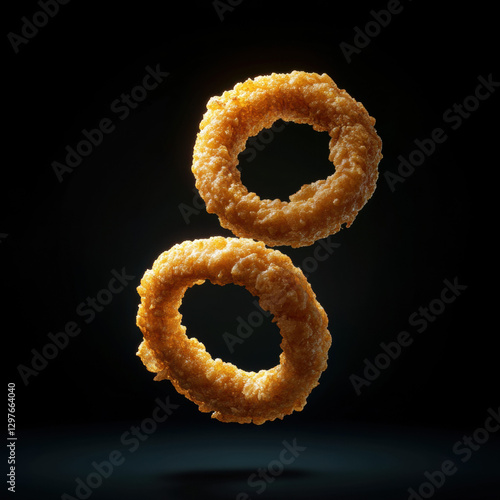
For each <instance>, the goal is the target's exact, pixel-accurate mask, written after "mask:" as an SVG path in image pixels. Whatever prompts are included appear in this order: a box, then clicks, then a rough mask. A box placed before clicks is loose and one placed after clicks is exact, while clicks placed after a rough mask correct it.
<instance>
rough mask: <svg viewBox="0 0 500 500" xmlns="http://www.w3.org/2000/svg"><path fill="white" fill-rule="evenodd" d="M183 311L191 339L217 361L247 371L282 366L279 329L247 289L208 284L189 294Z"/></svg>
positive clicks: (184, 300)
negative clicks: (201, 344)
mask: <svg viewBox="0 0 500 500" xmlns="http://www.w3.org/2000/svg"><path fill="white" fill-rule="evenodd" d="M179 311H180V313H181V314H182V324H183V325H184V326H185V327H186V334H187V336H188V337H195V338H197V339H198V340H199V341H200V342H202V343H203V344H204V345H205V348H206V350H207V352H208V353H210V356H212V358H213V359H216V358H220V359H222V360H223V361H227V362H230V363H233V364H234V365H236V366H237V367H238V368H241V369H242V370H246V371H259V370H268V369H269V368H272V367H274V366H276V365H278V364H279V363H280V359H279V356H280V354H281V347H280V343H281V340H282V338H281V335H280V333H279V329H278V327H277V325H276V324H275V323H273V322H272V315H271V314H270V313H269V312H267V311H263V310H262V309H261V308H260V306H259V305H258V298H257V297H253V296H252V295H251V294H250V292H248V291H247V290H245V288H243V287H241V286H238V285H234V284H232V283H230V284H228V285H225V286H218V285H213V284H212V283H210V282H209V281H205V283H204V284H203V285H195V286H193V287H191V288H189V289H188V290H187V291H186V293H185V295H184V298H183V301H182V305H181V307H180V309H179Z"/></svg>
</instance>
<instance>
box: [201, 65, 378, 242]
mask: <svg viewBox="0 0 500 500" xmlns="http://www.w3.org/2000/svg"><path fill="white" fill-rule="evenodd" d="M280 118H281V119H283V120H284V121H293V122H295V123H306V124H309V125H312V127H313V128H314V130H316V131H326V132H328V134H329V135H330V137H331V139H330V145H329V147H330V155H329V160H330V161H331V162H332V163H333V164H334V165H335V172H334V173H333V174H332V175H330V176H329V177H328V178H327V179H324V180H320V181H316V182H313V183H311V184H307V185H304V186H302V188H301V189H300V190H299V191H297V192H296V193H295V194H293V195H291V196H290V197H289V199H290V201H289V202H286V201H281V200H279V199H275V200H269V199H263V200H262V199H260V197H259V196H258V195H257V194H256V193H252V192H249V191H248V189H247V188H246V187H245V186H244V185H243V184H242V181H241V175H240V172H239V171H238V169H237V168H236V167H237V165H238V154H239V153H241V152H242V151H243V150H244V149H245V146H246V141H247V139H248V138H249V137H251V136H255V135H257V134H258V132H259V131H260V130H262V129H263V128H268V127H271V126H272V124H273V123H274V122H275V121H276V120H278V119H280ZM374 124H375V120H374V119H373V118H372V117H370V116H369V115H368V113H367V111H366V109H365V108H364V107H363V105H362V104H361V103H359V102H356V101H355V100H354V99H353V98H352V97H351V96H349V94H347V92H345V91H344V90H342V89H339V88H338V87H337V85H336V84H335V83H334V82H333V80H332V79H331V78H330V77H329V76H328V75H326V74H323V75H318V74H316V73H304V72H302V71H293V72H292V73H290V74H276V73H273V74H272V75H268V76H259V77H257V78H255V79H254V80H251V79H249V80H247V81H246V82H243V83H238V84H237V85H236V86H235V87H234V89H232V90H230V91H226V92H224V93H223V95H222V96H220V97H212V98H211V99H210V100H209V101H208V104H207V111H206V113H205V114H204V116H203V119H202V121H201V123H200V132H199V133H198V135H197V138H196V143H195V146H194V152H193V164H192V171H193V173H194V175H195V178H196V187H197V188H198V190H199V193H200V195H201V197H202V198H203V200H204V201H205V203H206V208H207V211H208V212H209V213H215V214H217V215H218V217H219V220H220V223H221V225H222V226H223V227H225V228H226V229H230V230H231V231H232V232H233V234H234V235H236V236H241V237H246V238H254V239H257V240H260V241H264V242H265V243H266V244H267V245H269V246H276V245H290V246H292V247H301V246H307V245H311V244H312V243H314V242H315V241H316V240H318V239H320V238H324V237H327V236H329V235H331V234H334V233H336V232H338V231H339V230H340V229H341V227H342V224H346V225H347V227H349V226H350V225H351V223H352V222H353V220H354V219H355V217H356V215H357V213H358V212H359V210H361V208H362V207H363V206H364V204H365V203H366V202H367V201H368V199H369V198H370V197H371V196H372V194H373V192H374V190H375V187H376V181H377V177H378V168H377V167H378V163H379V161H380V159H381V158H382V155H381V147H382V141H381V140H380V138H379V136H378V135H377V133H376V131H375V128H374Z"/></svg>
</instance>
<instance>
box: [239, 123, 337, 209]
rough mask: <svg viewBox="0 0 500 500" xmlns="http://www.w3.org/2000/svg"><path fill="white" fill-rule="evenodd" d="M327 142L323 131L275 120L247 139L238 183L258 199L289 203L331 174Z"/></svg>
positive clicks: (332, 171)
mask: <svg viewBox="0 0 500 500" xmlns="http://www.w3.org/2000/svg"><path fill="white" fill-rule="evenodd" d="M329 142H330V136H329V135H328V133H327V132H316V131H315V130H314V129H313V128H312V127H311V126H310V125H306V124H298V123H294V122H284V121H283V120H278V121H276V122H274V124H273V126H272V127H271V128H265V129H262V130H261V131H260V132H259V134H258V135H256V136H254V137H250V138H249V139H248V140H247V143H246V149H245V150H244V151H242V152H241V153H240V154H239V155H238V162H239V163H238V170H239V171H240V172H241V180H242V183H243V184H244V185H245V186H246V188H247V189H248V191H250V192H254V193H256V194H258V195H259V196H260V198H261V199H271V200H274V199H280V200H282V201H289V196H290V195H292V194H294V193H296V192H297V191H298V190H299V189H300V188H301V187H302V186H303V185H304V184H311V183H312V182H315V181H317V180H320V179H326V178H327V177H329V176H330V175H332V174H334V173H335V166H334V165H333V163H331V162H330V161H329V160H328V156H329V154H330V148H329Z"/></svg>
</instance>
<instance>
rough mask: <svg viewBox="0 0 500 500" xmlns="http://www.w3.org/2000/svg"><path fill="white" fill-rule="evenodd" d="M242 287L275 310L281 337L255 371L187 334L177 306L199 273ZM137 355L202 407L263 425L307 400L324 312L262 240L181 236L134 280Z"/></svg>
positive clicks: (324, 337) (286, 261) (322, 346)
mask: <svg viewBox="0 0 500 500" xmlns="http://www.w3.org/2000/svg"><path fill="white" fill-rule="evenodd" d="M207 279H208V280H210V281H211V282H212V283H214V284H217V285H226V284H228V283H235V284H237V285H240V286H243V287H245V288H246V289H247V290H248V291H250V293H251V294H252V295H254V296H257V297H259V303H260V305H261V307H262V308H263V309H264V310H267V311H269V312H270V313H272V314H273V315H274V318H273V321H275V322H276V323H277V325H278V327H279V329H280V333H281V335H282V337H283V340H282V342H281V348H282V353H281V355H280V363H279V364H278V365H277V366H275V367H273V368H271V369H269V370H260V371H259V372H251V371H244V370H241V369H240V368H238V367H236V366H235V365H233V364H231V363H228V362H224V361H222V360H221V359H218V358H217V359H213V358H212V357H211V356H210V354H209V353H208V352H207V351H206V349H205V346H204V345H203V344H202V343H201V342H199V341H198V340H197V339H196V338H189V337H188V336H187V335H186V327H185V326H183V325H182V324H181V318H182V316H181V314H180V312H179V307H180V305H181V302H182V298H183V296H184V293H185V292H186V290H187V289H188V288H189V287H191V286H193V285H195V284H201V283H203V281H205V280H207ZM138 291H139V294H140V296H141V304H140V306H139V311H138V315H137V325H138V326H139V328H140V329H141V331H142V333H143V335H144V341H143V342H142V344H141V345H140V347H139V351H138V353H137V354H138V356H140V358H141V360H142V362H143V363H144V364H145V366H146V368H147V369H148V370H149V371H151V372H154V373H157V375H156V377H155V380H163V379H169V380H170V381H171V382H172V384H173V385H174V387H175V388H176V390H177V391H178V392H179V393H181V394H183V395H185V396H186V397H187V398H188V399H190V400H191V401H193V402H194V403H196V404H197V405H198V406H199V409H200V411H202V412H213V414H212V417H213V418H216V419H218V420H220V421H222V422H239V423H250V422H253V423H254V424H262V423H264V422H265V421H267V420H274V419H276V418H279V419H281V418H283V416H285V415H289V414H290V413H292V412H293V411H294V410H295V411H300V410H302V409H303V407H304V406H305V404H306V398H307V396H308V395H309V393H310V392H311V390H312V389H313V388H314V387H315V386H316V385H318V380H319V378H320V376H321V373H322V372H323V371H324V370H325V369H326V366H327V359H328V349H329V347H330V345H331V336H330V333H329V332H328V329H327V325H328V318H327V316H326V314H325V311H324V310H323V308H322V307H321V305H320V304H319V303H318V302H317V300H316V297H315V294H314V292H313V291H312V289H311V286H310V284H309V283H308V281H307V279H306V278H305V277H304V275H303V273H302V271H301V270H300V269H298V268H297V267H295V266H294V265H293V263H292V261H291V260H290V258H289V257H288V256H286V255H284V254H282V253H281V252H279V251H278V250H272V249H269V248H266V246H265V245H264V244H263V243H262V242H256V241H253V240H250V239H246V238H241V239H239V238H223V237H211V238H208V239H200V240H194V241H185V242H183V243H181V244H178V245H175V246H173V247H172V248H171V249H170V250H168V251H166V252H164V253H162V254H161V255H160V256H159V257H158V259H157V260H156V261H155V262H154V264H153V267H152V269H151V270H148V271H146V273H145V274H144V277H143V278H142V281H141V284H140V286H139V287H138Z"/></svg>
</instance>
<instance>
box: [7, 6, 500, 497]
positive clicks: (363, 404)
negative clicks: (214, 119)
mask: <svg viewBox="0 0 500 500" xmlns="http://www.w3.org/2000/svg"><path fill="white" fill-rule="evenodd" d="M5 8H6V9H8V12H7V13H5V12H4V16H3V17H4V23H3V32H4V35H5V38H4V47H5V48H6V58H5V66H4V84H5V87H4V89H5V90H4V97H3V102H4V109H6V112H4V114H3V115H4V124H5V127H4V152H6V153H7V154H4V156H3V158H4V161H3V162H2V164H3V166H2V175H1V188H2V191H1V202H2V211H1V214H0V238H1V240H0V266H1V272H0V277H1V280H2V310H3V327H2V331H3V338H4V339H6V348H5V349H4V352H5V358H6V359H5V362H4V363H5V366H6V367H7V368H6V370H7V380H6V382H5V383H14V384H15V388H16V389H15V390H16V399H15V403H16V407H15V409H16V412H15V418H16V429H15V434H16V437H17V438H18V439H17V441H16V442H15V443H16V448H15V460H16V463H15V467H16V469H15V472H16V495H17V498H20V499H21V498H22V499H25V498H26V499H28V498H29V499H31V498H61V497H62V498H66V499H67V498H70V497H73V498H80V499H81V498H92V500H94V499H95V500H97V499H111V498H122V499H128V498H141V497H142V498H151V499H166V498H172V499H186V498H217V499H226V498H239V499H244V498H262V499H264V498H270V499H272V498H333V499H358V498H359V499H361V498H362V499H372V498H373V499H378V498H381V499H392V498H395V499H396V498H398V499H406V498H409V497H410V494H411V491H412V490H409V488H413V491H415V496H414V498H416V499H418V498H419V497H420V498H430V497H435V498H446V499H459V498H465V499H472V498H473V499H488V500H490V499H494V498H498V494H499V483H498V479H495V473H497V472H498V453H499V445H498V434H499V433H498V432H496V429H497V427H498V425H497V424H496V423H495V417H494V415H495V414H498V405H499V397H498V395H499V391H498V382H499V376H498V356H497V349H496V348H495V347H494V340H495V337H497V336H498V334H497V330H498V328H497V326H496V324H497V322H496V318H497V314H496V311H497V305H496V300H495V299H497V297H498V290H497V288H498V287H497V286H496V277H495V273H496V267H497V266H496V260H493V256H494V254H493V249H494V241H493V240H492V238H493V237H494V227H495V226H494V225H492V224H491V214H492V213H493V212H492V211H491V207H490V206H489V204H490V202H491V201H492V200H494V196H495V194H494V189H493V188H494V182H496V177H495V176H496V167H497V166H498V155H497V152H496V150H497V143H498V121H497V111H498V98H499V95H498V94H500V90H499V88H500V84H499V83H498V82H499V81H500V71H499V68H498V54H497V53H496V52H497V45H498V38H497V33H496V30H497V28H496V26H495V25H494V23H493V18H494V16H495V13H494V12H493V11H490V8H489V7H485V6H481V5H480V4H477V3H476V4H466V3H460V4H454V5H453V8H451V9H450V10H447V9H446V8H444V7H443V6H441V5H439V6H437V4H436V3H435V2H434V3H431V2H411V1H409V0H408V1H405V0H401V2H398V1H396V0H391V1H390V2H384V1H378V2H377V1H373V2H352V3H351V4H349V5H348V6H347V5H345V4H340V3H336V2H326V1H323V2H321V1H315V0H312V1H309V2H303V3H297V2H295V3H293V2H292V3H290V2H264V1H252V0H243V1H239V2H238V1H229V0H227V1H221V2H211V1H204V2H193V1H191V2H189V1H188V2H170V3H165V5H163V3H157V2H149V1H141V2H130V3H128V4H124V3H122V2H107V3H106V5H103V3H102V2H67V3H66V4H64V5H63V4H62V3H61V4H55V2H54V1H52V2H51V1H48V2H46V3H44V2H43V1H41V2H38V3H37V2H35V1H22V2H16V3H15V4H13V3H12V2H11V3H10V4H9V5H8V6H7V7H5ZM44 9H45V12H48V14H44ZM33 23H35V24H33ZM36 23H37V24H38V27H37V26H36ZM495 45H496V46H495ZM294 69H298V70H305V71H312V72H318V73H327V74H329V75H330V76H331V77H332V78H333V79H334V80H335V81H336V82H337V84H338V85H339V86H340V87H341V88H345V89H346V90H347V91H348V92H349V93H350V94H351V95H352V96H353V97H355V98H356V99H357V100H359V101H361V102H362V103H363V104H364V105H365V107H366V108H367V110H368V111H369V113H370V114H371V115H372V116H374V117H375V118H376V120H377V124H376V127H377V131H378V133H379V134H380V136H381V138H382V140H383V154H384V158H383V160H382V162H381V163H380V178H379V182H378V187H377V190H376V192H375V194H374V196H373V198H372V199H371V200H370V201H369V203H368V204H367V205H366V206H365V208H363V210H362V211H361V212H360V214H359V216H358V218H357V219H356V220H355V222H354V223H353V225H352V226H351V228H349V229H345V230H343V231H341V232H340V233H339V234H337V235H334V236H332V237H330V238H328V239H327V240H325V241H324V242H323V243H322V244H323V247H322V248H320V249H319V250H318V248H319V247H317V246H316V245H313V246H311V247H307V248H302V249H291V248H288V247H280V250H281V251H283V252H285V253H287V254H288V255H289V256H290V257H291V258H292V260H293V261H294V263H295V264H296V265H298V266H301V267H303V269H304V270H305V272H307V274H308V278H309V281H310V283H311V285H312V287H313V289H314V290H315V292H316V294H317V298H318V300H319V301H320V303H321V304H322V305H323V307H324V308H325V310H326V312H327V313H328V316H329V319H330V331H331V333H332V337H333V344H332V348H331V351H330V357H329V367H328V370H327V371H326V372H325V373H324V375H323V376H322V378H321V384H320V386H319V387H317V388H316V389H315V390H314V391H313V392H312V394H311V396H310V397H309V400H308V404H307V406H306V407H305V409H304V411H302V412H301V413H295V414H293V415H291V416H289V417H287V418H285V419H284V421H277V422H269V423H266V424H265V425H264V426H260V427H256V426H247V425H245V426H241V425H237V424H222V423H220V422H217V421H214V420H211V419H210V415H208V414H201V413H199V412H198V410H197V407H196V406H195V405H194V404H192V403H191V402H189V401H187V400H186V399H185V398H183V397H182V396H180V395H179V394H177V393H176V391H175V390H174V389H173V388H172V386H171V385H170V383H169V382H166V381H165V382H161V383H156V382H153V377H152V374H151V373H149V372H147V371H146V370H145V368H144V367H143V365H142V363H141V362H140V360H139V359H138V358H137V357H136V356H135V352H136V350H137V347H138V345H139V343H140V341H141V334H140V332H139V330H138V328H137V327H136V326H135V315H136V311H137V306H138V295H137V292H136V287H137V285H138V284H139V282H140V278H141V276H142V275H143V273H144V271H145V270H146V269H148V268H149V267H150V266H151V264H152V263H153V261H154V260H155V258H156V257H157V256H158V255H159V254H160V253H161V252H162V251H164V250H166V249H168V248H170V247H171V246H172V245H173V244H175V243H178V242H181V241H183V240H186V239H194V238H201V237H208V236H211V235H226V236H230V235H231V234H230V233H229V232H228V231H226V230H224V229H222V228H221V227H220V225H219V223H218V219H217V217H216V216H215V215H208V214H207V213H206V212H205V210H204V209H203V206H202V204H201V202H200V199H199V198H198V197H197V196H196V192H195V191H194V178H193V176H192V174H191V170H190V165H191V155H192V149H193V144H194V141H195V137H196V133H197V130H198V126H199V122H200V120H201V117H202V115H203V113H204V111H205V106H206V102H207V100H208V99H209V98H210V97H211V96H213V95H218V94H220V93H222V92H223V91H224V90H226V89H230V88H232V87H233V86H234V84H235V83H237V82H239V81H243V80H245V79H247V78H250V77H254V76H257V75H260V74H268V73H271V72H289V71H292V70H294ZM147 75H152V76H150V77H148V78H146V79H145V77H146V76H147ZM138 86H139V87H138ZM127 95H128V96H129V97H127ZM99 127H101V130H102V132H101V133H97V132H95V129H97V128H99ZM84 130H85V131H86V132H84ZM85 134H87V135H90V136H91V137H92V138H93V140H94V143H95V144H91V143H88V144H87V149H86V148H85V146H86V145H85V144H83V145H82V144H80V151H81V152H82V153H83V154H84V155H85V156H84V157H82V158H81V160H78V159H77V158H75V157H71V154H70V158H66V157H67V156H68V154H69V151H71V150H72V149H73V150H75V149H76V148H77V147H78V145H79V143H81V141H82V140H84V139H85ZM89 144H90V146H89ZM327 157H328V137H327V136H326V134H323V133H321V134H320V133H315V132H313V130H312V129H311V128H309V127H307V126H304V125H302V126H299V125H295V124H286V125H283V124H282V123H277V124H276V125H275V127H274V128H273V129H272V130H271V131H270V132H266V133H264V134H262V135H260V136H259V137H257V138H256V139H254V140H253V142H251V143H249V144H248V149H247V151H246V152H245V153H243V154H242V155H241V162H240V164H241V167H242V176H243V180H244V182H245V183H246V185H247V186H248V187H249V188H250V189H252V190H254V191H256V192H257V193H258V194H259V195H261V196H264V197H280V198H281V199H287V196H288V195H290V194H291V193H293V192H295V191H296V190H297V189H298V188H299V187H300V186H301V185H302V184H304V183H309V182H311V181H314V180H317V179H320V178H324V177H326V176H327V175H329V173H330V172H331V171H332V169H333V166H332V165H331V164H329V162H328V160H327ZM67 160H69V161H73V163H74V164H75V165H76V164H78V165H77V166H76V167H75V168H73V169H67V171H62V172H60V174H59V175H60V177H59V178H58V176H57V175H56V172H55V171H54V167H53V165H54V162H58V163H59V164H60V165H62V164H64V163H67ZM60 168H62V167H61V166H59V169H60ZM319 244H320V243H317V245H319ZM315 255H316V256H318V255H320V256H321V258H320V259H319V260H318V259H317V258H316V259H315V257H314V256H315ZM117 276H118V277H119V278H118V277H117ZM182 313H183V315H184V324H185V325H186V326H187V328H188V333H189V334H190V335H192V336H196V337H197V338H199V339H200V340H202V341H203V342H204V343H205V345H206V346H207V349H208V350H209V352H210V353H211V354H212V355H213V356H214V357H221V358H222V359H224V360H227V361H232V362H234V363H236V364H237V365H238V366H240V367H242V368H245V369H249V370H258V369H261V368H270V367H271V366H273V365H274V364H276V363H277V362H278V358H279V353H280V348H279V342H280V340H279V334H278V332H277V329H276V327H275V326H274V325H273V324H272V323H271V322H270V321H269V320H268V319H267V318H264V317H263V315H262V314H261V313H258V310H257V309H256V308H255V305H254V304H253V298H252V297H251V296H250V295H249V294H248V293H247V292H246V291H245V290H243V289H238V288H236V287H234V286H231V285H228V286H226V287H220V288H219V287H215V286H213V285H210V284H205V285H203V286H200V287H195V288H193V289H191V290H190V291H189V292H188V293H187V295H186V297H185V302H184V304H183V306H182ZM264 319H265V321H264ZM249 321H250V322H253V324H254V326H250V327H248V326H245V322H246V323H248V322H249ZM261 323H262V325H261ZM64 330H66V331H67V333H66V334H61V333H60V332H63V331H64ZM249 331H250V333H248V332H249ZM401 332H407V334H404V333H401ZM224 333H228V334H231V335H234V336H237V335H238V333H240V334H242V333H243V334H244V335H245V336H246V337H248V338H246V339H245V340H242V341H241V342H239V343H235V344H233V345H232V348H231V349H230V348H229V347H228V344H227V343H226V342H225V341H224V338H223V334H224ZM49 334H50V335H49ZM398 336H399V338H400V339H403V340H404V341H405V342H406V344H407V345H404V346H403V347H400V348H399V349H398V348H396V347H395V344H393V343H394V342H395V341H396V340H397V339H398ZM410 342H411V344H410ZM57 343H59V347H58V346H57ZM384 345H385V346H386V348H387V349H389V348H390V347H388V346H392V352H393V358H394V359H390V358H389V357H388V355H384V354H382V355H381V353H384V348H383V346H384ZM54 346H55V347H54ZM231 351H232V352H231ZM377 365H378V368H377ZM158 398H159V399H158ZM167 401H168V403H167ZM167 417H168V418H167ZM498 418H499V419H500V417H498ZM488 429H489V430H488ZM467 436H471V437H470V438H467ZM7 437H8V436H7ZM464 438H467V439H464ZM11 442H12V441H7V443H8V444H9V443H11ZM12 448H13V447H12ZM8 452H9V448H7V451H6V458H5V462H4V463H6V462H7V459H8ZM448 462H451V463H448ZM8 467H9V466H8V465H7V463H6V465H5V470H6V472H9V468H8ZM495 467H496V469H495ZM443 470H446V472H447V473H446V474H445V472H442V471H443ZM435 471H441V472H437V473H435ZM497 476H498V474H497ZM4 477H5V476H4ZM3 487H4V488H5V490H6V489H7V487H8V484H7V485H4V486H3ZM7 493H8V492H7ZM64 494H66V495H69V496H70V497H69V496H64ZM13 498H15V497H14V496H13Z"/></svg>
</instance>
